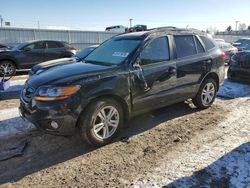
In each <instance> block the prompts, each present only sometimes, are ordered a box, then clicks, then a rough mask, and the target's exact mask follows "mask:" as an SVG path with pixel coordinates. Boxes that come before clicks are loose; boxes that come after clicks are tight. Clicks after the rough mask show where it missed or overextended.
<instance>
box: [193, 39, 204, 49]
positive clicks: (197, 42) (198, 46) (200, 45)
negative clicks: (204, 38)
mask: <svg viewBox="0 0 250 188" xmlns="http://www.w3.org/2000/svg"><path fill="white" fill-rule="evenodd" d="M195 42H196V46H197V50H198V53H203V52H205V50H204V48H203V46H202V44H201V43H200V41H199V40H198V38H197V37H195Z"/></svg>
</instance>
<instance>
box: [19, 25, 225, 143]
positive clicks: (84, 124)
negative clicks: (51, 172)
mask: <svg viewBox="0 0 250 188" xmlns="http://www.w3.org/2000/svg"><path fill="white" fill-rule="evenodd" d="M224 58H225V54H224V53H223V52H221V50H220V49H219V48H218V47H217V45H216V44H215V42H214V41H213V39H211V38H210V37H209V36H207V35H206V33H204V32H201V31H198V30H187V29H178V28H165V29H164V28H159V29H153V30H149V31H143V32H135V33H127V34H121V35H117V36H115V37H113V38H111V39H109V40H107V41H105V42H104V43H103V44H101V45H100V46H99V47H98V48H96V49H95V50H94V51H92V52H91V53H90V54H89V55H88V56H87V57H86V58H85V59H84V60H83V61H80V62H77V63H73V64H72V63H70V62H69V63H68V64H67V63H64V64H63V65H58V66H52V67H51V68H48V69H46V70H41V71H37V73H35V74H33V75H31V76H30V77H29V79H28V80H27V81H26V84H25V87H24V89H23V91H22V92H21V94H20V100H21V103H20V112H21V114H22V116H23V117H24V118H26V119H28V120H29V121H31V122H32V123H33V124H34V125H36V127H37V128H39V129H40V130H42V131H45V132H47V133H51V134H59V135H72V134H74V133H75V132H78V133H79V134H80V135H81V137H82V139H83V140H84V141H86V142H88V143H90V144H93V145H104V144H107V143H109V142H111V141H112V139H114V137H115V136H116V135H117V134H118V132H119V130H121V127H122V126H123V124H124V122H126V121H128V120H129V119H130V118H131V117H133V116H135V115H138V114H141V113H145V112H148V111H151V110H154V109H157V108H161V107H164V106H167V105H171V104H174V103H177V102H181V101H185V100H187V99H192V100H193V103H194V104H195V105H196V106H197V108H200V109H205V108H208V107H210V106H211V105H212V103H213V102H214V99H215V96H216V92H217V91H218V89H219V86H220V84H221V83H222V81H223V79H224V74H225V70H224ZM76 130H77V131H76Z"/></svg>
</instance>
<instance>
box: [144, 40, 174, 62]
mask: <svg viewBox="0 0 250 188" xmlns="http://www.w3.org/2000/svg"><path fill="white" fill-rule="evenodd" d="M169 59H170V55H169V45H168V39H167V37H160V38H157V39H154V40H153V41H152V42H150V43H149V44H148V45H147V46H146V47H145V48H144V49H143V51H142V52H141V64H142V65H147V64H151V63H156V62H161V61H166V60H169Z"/></svg>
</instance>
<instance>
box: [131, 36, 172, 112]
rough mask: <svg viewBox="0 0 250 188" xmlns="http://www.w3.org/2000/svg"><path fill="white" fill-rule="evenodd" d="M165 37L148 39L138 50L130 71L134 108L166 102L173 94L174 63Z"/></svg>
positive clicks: (154, 105) (144, 107)
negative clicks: (142, 47) (139, 51)
mask: <svg viewBox="0 0 250 188" xmlns="http://www.w3.org/2000/svg"><path fill="white" fill-rule="evenodd" d="M170 52H171V50H170V45H169V39H168V37H165V36H164V37H158V38H155V39H153V40H151V41H150V42H149V43H148V44H147V45H146V47H145V48H144V49H143V50H142V52H141V53H140V57H138V60H137V65H136V64H135V65H134V68H133V71H132V72H131V78H132V80H131V82H132V102H133V110H134V111H135V112H139V113H141V112H144V111H148V110H152V109H155V108H159V107H162V106H165V105H166V104H168V103H169V102H172V101H173V100H174V98H175V96H174V92H175V87H176V63H175V62H174V61H172V60H171V59H172V58H171V55H170V54H171V53H170Z"/></svg>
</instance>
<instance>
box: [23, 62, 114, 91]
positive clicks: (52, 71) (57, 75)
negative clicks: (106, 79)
mask: <svg viewBox="0 0 250 188" xmlns="http://www.w3.org/2000/svg"><path fill="white" fill-rule="evenodd" d="M115 68H117V66H116V65H101V64H94V63H86V62H79V63H72V62H70V61H68V63H66V62H65V63H63V64H60V66H52V67H51V68H48V69H46V70H44V71H43V72H40V73H37V74H34V75H32V76H30V78H29V79H28V81H27V84H28V85H29V86H30V87H33V88H38V87H39V86H41V85H53V84H59V85H60V84H63V85H67V84H70V83H72V82H75V81H77V80H81V79H83V78H88V77H92V76H94V77H95V76H96V77H99V76H100V75H101V74H103V73H105V72H109V71H112V72H113V71H114V69H115Z"/></svg>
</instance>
